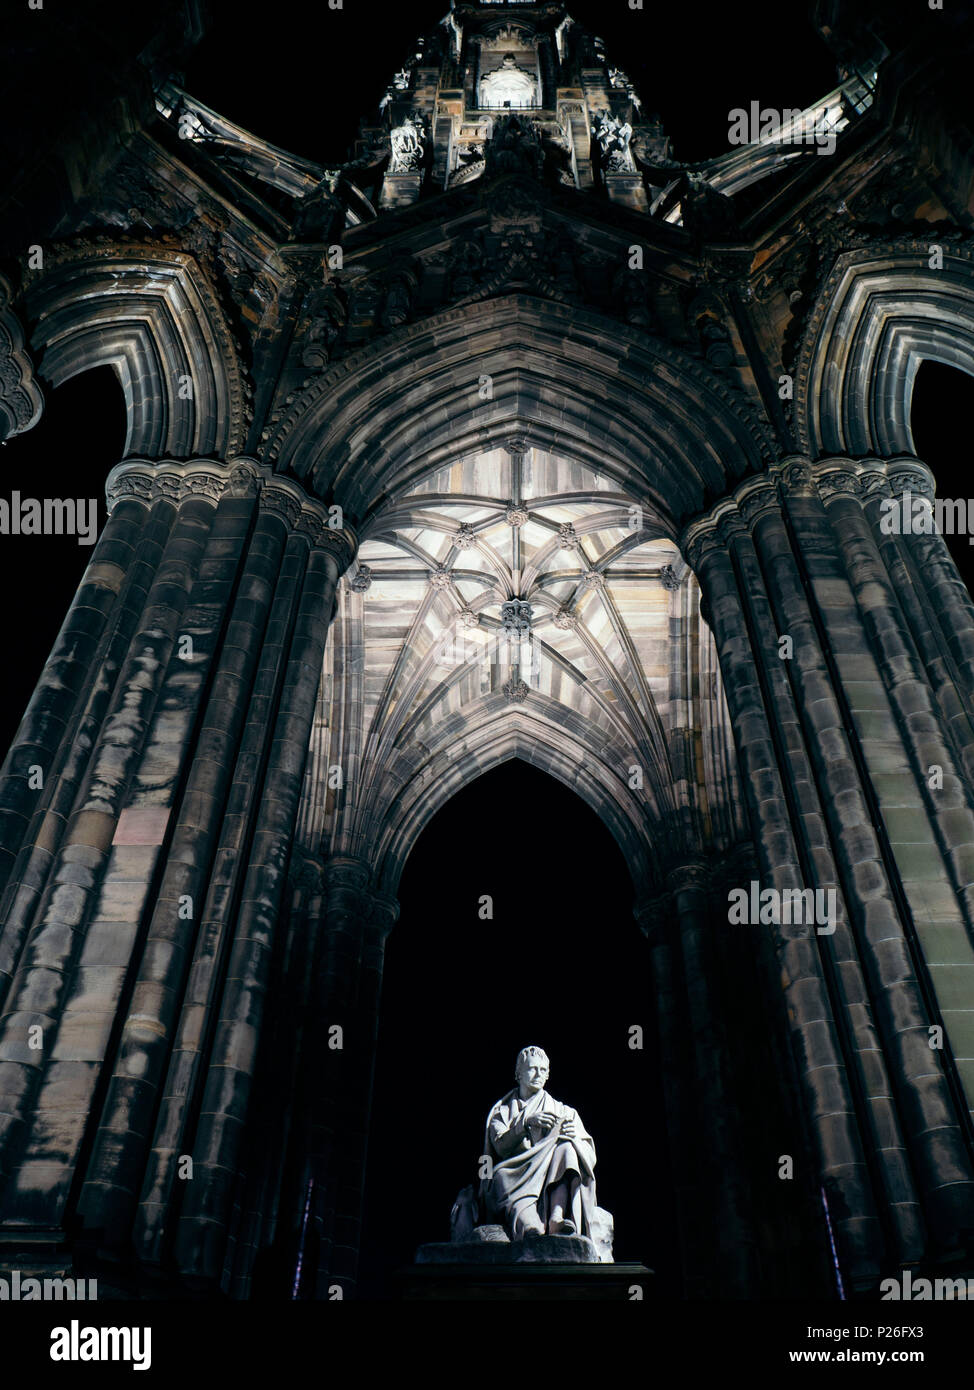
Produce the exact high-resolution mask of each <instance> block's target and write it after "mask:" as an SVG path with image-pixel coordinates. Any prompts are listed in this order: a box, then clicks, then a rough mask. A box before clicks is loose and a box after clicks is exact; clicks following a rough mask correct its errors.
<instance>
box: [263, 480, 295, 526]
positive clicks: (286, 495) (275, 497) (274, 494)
mask: <svg viewBox="0 0 974 1390" xmlns="http://www.w3.org/2000/svg"><path fill="white" fill-rule="evenodd" d="M260 505H261V507H262V508H263V510H264V511H268V512H274V513H276V515H278V516H281V517H283V518H284V520H285V521H286V522H287V523H288V525H289V526H293V525H294V523H295V522H296V521H297V519H298V517H299V516H300V515H301V502H300V501H299V499H298V498H296V497H295V496H294V495H293V494H292V493H291V492H290V491H289V490H285V489H284V488H283V487H281V486H280V484H279V483H278V482H277V481H276V480H275V481H272V482H270V483H269V484H268V485H267V486H266V487H265V488H263V489H262V491H261V497H260Z"/></svg>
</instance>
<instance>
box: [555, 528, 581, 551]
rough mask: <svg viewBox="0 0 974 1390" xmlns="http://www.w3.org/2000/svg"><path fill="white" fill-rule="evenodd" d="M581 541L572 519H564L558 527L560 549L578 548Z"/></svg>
mask: <svg viewBox="0 0 974 1390" xmlns="http://www.w3.org/2000/svg"><path fill="white" fill-rule="evenodd" d="M580 544H581V542H580V541H579V539H578V536H577V535H576V532H575V527H574V526H573V525H572V523H571V522H570V521H564V522H562V524H561V525H560V526H559V527H558V547H559V549H560V550H577V549H578V547H579V545H580Z"/></svg>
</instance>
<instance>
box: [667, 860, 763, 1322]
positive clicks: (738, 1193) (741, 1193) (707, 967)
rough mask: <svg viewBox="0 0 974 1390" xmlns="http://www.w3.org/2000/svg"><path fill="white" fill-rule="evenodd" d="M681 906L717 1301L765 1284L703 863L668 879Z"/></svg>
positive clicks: (679, 926)
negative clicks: (712, 1217)
mask: <svg viewBox="0 0 974 1390" xmlns="http://www.w3.org/2000/svg"><path fill="white" fill-rule="evenodd" d="M666 882H667V888H668V889H669V891H670V894H671V896H672V901H673V906H674V909H675V921H674V923H673V930H674V935H675V938H676V939H675V942H674V949H675V950H678V951H679V954H680V956H681V957H682V964H683V979H684V984H685V989H686V1003H687V1019H688V1022H689V1025H690V1030H691V1037H692V1040H693V1053H694V1070H693V1087H694V1094H695V1095H696V1097H697V1099H698V1103H699V1105H700V1113H701V1115H702V1117H703V1118H704V1120H705V1125H706V1127H705V1129H702V1131H701V1138H704V1137H706V1141H707V1146H708V1153H707V1155H706V1162H707V1165H708V1168H709V1176H710V1179H711V1181H710V1193H711V1198H712V1201H713V1207H714V1213H715V1217H716V1226H717V1232H716V1236H717V1241H716V1244H717V1251H718V1252H719V1273H718V1279H717V1282H718V1283H719V1287H718V1288H715V1287H713V1285H711V1288H710V1290H709V1293H710V1296H711V1297H717V1296H722V1297H725V1298H726V1297H729V1298H733V1297H735V1296H737V1297H744V1296H745V1295H746V1294H747V1293H748V1291H749V1290H753V1289H754V1288H756V1287H757V1286H758V1285H759V1282H760V1276H759V1268H758V1257H757V1251H756V1248H755V1247H756V1242H755V1236H754V1219H755V1213H754V1211H753V1210H752V1206H751V1201H750V1194H749V1192H748V1183H747V1177H746V1165H745V1163H744V1159H743V1153H742V1150H741V1145H740V1142H739V1135H738V1133H737V1124H736V1114H735V1108H734V1102H733V1092H734V1087H733V1085H732V1084H731V1081H730V1078H729V1076H728V1071H727V1069H728V1065H729V1055H728V1049H727V1039H726V1037H725V1036H724V1029H723V1026H722V1019H721V1012H720V1005H719V1003H718V1001H717V999H716V995H715V980H716V978H717V973H718V972H717V957H716V954H715V951H714V943H713V937H712V933H713V922H712V919H711V904H710V897H709V876H708V874H707V871H706V869H705V867H704V865H703V864H695V863H687V864H681V865H679V866H677V867H675V868H673V869H671V870H670V872H669V873H668V875H667V880H666Z"/></svg>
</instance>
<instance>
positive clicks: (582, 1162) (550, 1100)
mask: <svg viewBox="0 0 974 1390" xmlns="http://www.w3.org/2000/svg"><path fill="white" fill-rule="evenodd" d="M548 1072H549V1064H548V1057H547V1054H546V1053H545V1052H544V1051H543V1049H542V1048H540V1047H525V1048H522V1050H521V1052H520V1053H519V1054H518V1058H517V1064H516V1067H515V1073H514V1075H515V1079H516V1082H517V1084H516V1085H515V1087H514V1088H513V1090H511V1091H508V1093H507V1095H506V1096H503V1097H502V1098H501V1099H500V1100H499V1101H498V1102H497V1104H496V1105H494V1106H492V1107H491V1111H490V1114H489V1115H488V1116H487V1131H486V1134H485V1137H484V1150H483V1151H484V1156H485V1157H488V1158H489V1159H490V1161H491V1176H490V1177H487V1178H484V1179H482V1181H481V1184H480V1192H479V1194H475V1193H474V1189H473V1188H472V1187H469V1188H465V1189H464V1191H463V1192H461V1194H460V1196H459V1197H458V1199H457V1203H456V1206H455V1207H454V1211H453V1227H454V1239H455V1240H456V1239H465V1238H469V1237H470V1235H471V1234H473V1232H474V1228H475V1226H476V1224H477V1221H476V1218H477V1217H478V1216H479V1215H480V1214H481V1212H482V1213H483V1214H484V1215H485V1217H486V1220H487V1222H495V1223H497V1224H498V1225H502V1226H503V1227H504V1230H505V1231H506V1232H507V1235H508V1238H509V1239H510V1240H512V1241H521V1240H526V1239H527V1240H530V1239H533V1238H535V1237H538V1236H545V1235H549V1236H587V1237H588V1238H589V1239H590V1240H591V1241H592V1242H593V1243H594V1245H595V1247H596V1250H597V1252H598V1256H599V1259H600V1260H601V1262H602V1263H606V1264H607V1263H611V1261H612V1218H611V1216H610V1215H609V1213H608V1212H606V1211H603V1209H602V1208H601V1207H599V1206H597V1204H596V1198H595V1145H594V1143H593V1142H592V1137H591V1135H590V1134H589V1133H588V1131H587V1130H586V1128H585V1126H584V1125H583V1123H582V1121H581V1119H580V1117H579V1115H578V1112H577V1111H576V1110H573V1109H572V1108H571V1106H569V1105H563V1104H562V1102H561V1101H558V1100H555V1099H554V1097H553V1096H550V1095H549V1094H548V1092H547V1091H546V1090H545V1083H546V1082H547V1080H548ZM488 1229H489V1228H488Z"/></svg>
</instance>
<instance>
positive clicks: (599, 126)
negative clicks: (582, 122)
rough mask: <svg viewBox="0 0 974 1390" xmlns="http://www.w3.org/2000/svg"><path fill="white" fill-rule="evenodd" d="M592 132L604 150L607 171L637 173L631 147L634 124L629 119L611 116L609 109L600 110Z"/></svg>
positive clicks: (604, 163) (611, 172)
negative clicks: (622, 119)
mask: <svg viewBox="0 0 974 1390" xmlns="http://www.w3.org/2000/svg"><path fill="white" fill-rule="evenodd" d="M592 134H593V135H594V136H595V138H596V140H597V141H598V142H599V147H600V149H601V150H602V163H603V167H604V169H605V171H606V173H609V174H632V173H635V171H636V166H635V164H634V163H633V158H632V151H631V150H630V148H629V142H630V140H631V139H632V126H631V125H630V124H629V122H628V121H620V120H619V119H618V118H617V117H616V116H610V115H609V113H608V111H604V110H603V111H600V112H599V113H598V115H597V116H596V117H595V124H594V125H593V127H592Z"/></svg>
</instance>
